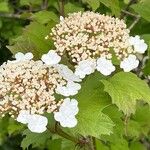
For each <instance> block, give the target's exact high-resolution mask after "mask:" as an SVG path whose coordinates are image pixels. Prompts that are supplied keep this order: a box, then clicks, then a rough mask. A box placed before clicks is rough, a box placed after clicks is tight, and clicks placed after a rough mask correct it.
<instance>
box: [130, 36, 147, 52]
mask: <svg viewBox="0 0 150 150" xmlns="http://www.w3.org/2000/svg"><path fill="white" fill-rule="evenodd" d="M129 43H130V45H132V46H133V47H134V50H135V52H137V53H140V54H143V53H145V51H146V50H147V48H148V46H147V44H146V43H145V42H144V40H143V39H140V37H139V36H138V35H137V36H135V37H132V36H131V37H130V38H129Z"/></svg>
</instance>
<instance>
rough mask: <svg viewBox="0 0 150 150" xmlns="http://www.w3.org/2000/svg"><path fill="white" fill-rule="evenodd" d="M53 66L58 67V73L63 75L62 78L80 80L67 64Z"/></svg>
mask: <svg viewBox="0 0 150 150" xmlns="http://www.w3.org/2000/svg"><path fill="white" fill-rule="evenodd" d="M55 68H57V69H58V72H59V74H60V75H62V76H63V78H64V79H65V80H67V81H76V82H80V81H81V79H80V78H79V77H78V76H76V75H75V74H74V73H73V71H72V70H70V69H69V68H68V67H67V66H65V65H62V64H58V65H55Z"/></svg>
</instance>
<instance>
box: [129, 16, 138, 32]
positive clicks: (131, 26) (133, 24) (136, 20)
mask: <svg viewBox="0 0 150 150" xmlns="http://www.w3.org/2000/svg"><path fill="white" fill-rule="evenodd" d="M140 18H141V17H140V15H138V16H137V17H136V18H135V20H134V22H133V23H132V24H131V25H130V26H129V30H131V29H132V28H133V27H134V26H135V25H136V24H137V23H138V22H139V20H140Z"/></svg>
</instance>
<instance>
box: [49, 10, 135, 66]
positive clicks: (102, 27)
mask: <svg viewBox="0 0 150 150" xmlns="http://www.w3.org/2000/svg"><path fill="white" fill-rule="evenodd" d="M49 36H50V37H52V39H53V40H54V45H55V47H56V51H57V53H58V54H59V55H64V54H65V53H67V55H68V56H69V57H70V58H71V60H72V62H74V63H76V64H78V62H80V61H82V60H86V59H91V58H99V57H101V56H106V58H108V59H110V58H111V57H112V54H111V51H110V49H111V50H112V49H113V50H114V52H115V53H116V55H117V57H118V58H122V57H124V55H127V54H126V53H127V52H126V50H127V49H130V50H131V51H133V50H132V48H131V46H130V45H129V44H128V39H129V30H128V29H127V28H126V24H125V23H124V21H123V20H120V19H118V18H114V17H111V16H105V15H101V14H99V13H94V12H83V13H82V12H78V13H73V14H69V16H68V17H66V18H64V19H63V21H60V23H59V24H57V25H56V26H55V27H54V28H53V29H52V32H51V33H50V35H49Z"/></svg>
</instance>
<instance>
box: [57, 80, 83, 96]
mask: <svg viewBox="0 0 150 150" xmlns="http://www.w3.org/2000/svg"><path fill="white" fill-rule="evenodd" d="M80 89H81V85H80V84H78V83H74V82H72V81H69V82H68V83H67V85H66V86H60V85H58V86H57V88H56V93H58V94H61V95H63V96H73V95H76V94H77V93H78V91H79V90H80Z"/></svg>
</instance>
